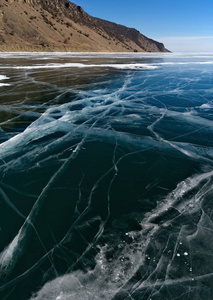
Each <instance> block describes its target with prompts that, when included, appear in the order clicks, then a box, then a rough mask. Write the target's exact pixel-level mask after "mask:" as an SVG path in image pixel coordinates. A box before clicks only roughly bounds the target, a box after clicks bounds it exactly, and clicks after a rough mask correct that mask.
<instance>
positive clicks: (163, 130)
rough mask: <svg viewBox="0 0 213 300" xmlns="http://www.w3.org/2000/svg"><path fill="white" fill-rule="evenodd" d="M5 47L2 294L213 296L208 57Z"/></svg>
mask: <svg viewBox="0 0 213 300" xmlns="http://www.w3.org/2000/svg"><path fill="white" fill-rule="evenodd" d="M3 58H4V60H3V59H2V61H1V59H0V69H1V68H2V70H3V69H4V67H5V59H7V66H6V67H7V68H8V77H10V78H11V80H13V82H14V88H13V87H12V86H10V87H8V88H5V90H3V93H2V100H1V103H0V111H1V114H0V126H1V131H0V134H1V145H0V176H1V180H0V201H1V202H0V205H1V210H0V214H1V215H0V220H1V221H0V226H1V231H0V233H1V238H0V246H1V248H0V251H1V254H0V265H1V269H0V278H1V286H0V295H1V298H2V299H7V300H8V299H9V300H17V299H22V300H25V299H26V300H27V299H28V300H29V299H36V300H41V299H42V300H44V299H45V300H53V299H54V300H55V299H57V300H59V299H62V300H68V299H69V300H71V299H79V300H81V299H82V300H86V299H88V300H92V299H106V300H118V299H126V300H130V299H135V300H139V299H144V300H150V299H152V300H161V299H162V300H165V299H169V300H176V299H180V300H191V299H193V300H194V299H196V300H212V294H213V289H212V287H213V276H212V268H213V263H212V262H213V259H212V258H213V257H212V255H213V254H212V253H213V240H212V233H213V219H212V217H213V215H212V196H213V190H212V183H213V169H212V166H213V149H212V138H213V127H212V119H213V115H212V94H213V89H212V84H211V83H212V82H211V78H212V67H211V62H212V60H213V59H212V58H213V56H212V55H210V54H208V55H205V54H199V55H196V54H194V55H191V56H190V55H189V54H178V55H176V54H168V55H165V54H162V55H159V54H147V55H144V54H134V55H133V54H131V55H130V54H98V55H97V56H96V54H89V53H87V54H77V53H76V54H71V53H70V54H67V55H65V54H59V53H55V54H46V53H45V54H37V53H34V54H29V55H28V54H23V53H14V54H13V53H7V54H3ZM47 59H48V64H47V61H46V60H47ZM85 59H87V61H86V62H85ZM201 62H202V63H201ZM86 65H87V66H89V68H87V67H85V66H86ZM63 66H66V67H65V68H63ZM73 66H74V67H73ZM79 66H80V67H79ZM97 66H98V67H97ZM136 66H137V67H136ZM153 66H156V67H157V68H156V69H155V68H152V67H153ZM192 66H193V68H192ZM14 67H15V68H14ZM123 67H124V68H123ZM135 67H136V68H135ZM5 79H6V78H5ZM8 224H9V226H8Z"/></svg>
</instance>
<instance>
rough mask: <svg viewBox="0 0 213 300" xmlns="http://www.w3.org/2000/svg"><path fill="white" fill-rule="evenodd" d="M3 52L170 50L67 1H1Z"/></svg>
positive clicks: (132, 30)
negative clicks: (95, 16) (93, 15)
mask: <svg viewBox="0 0 213 300" xmlns="http://www.w3.org/2000/svg"><path fill="white" fill-rule="evenodd" d="M0 51H106V52H108V51H109V52H110V51H111V52H133V51H135V52H167V50H166V49H165V47H164V45H163V44H162V43H159V42H156V41H154V40H151V39H149V38H147V37H146V36H144V35H142V34H141V33H140V32H139V31H137V30H136V29H133V28H128V27H125V26H122V25H118V24H116V23H113V22H109V21H105V20H102V19H99V18H94V17H92V16H90V15H89V14H87V13H86V12H85V11H84V10H83V9H82V7H80V6H77V5H76V4H74V3H72V2H69V1H67V0H0Z"/></svg>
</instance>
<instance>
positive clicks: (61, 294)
mask: <svg viewBox="0 0 213 300" xmlns="http://www.w3.org/2000/svg"><path fill="white" fill-rule="evenodd" d="M62 297H63V292H61V293H60V295H59V296H58V297H57V298H56V299H55V300H61V299H63V298H62Z"/></svg>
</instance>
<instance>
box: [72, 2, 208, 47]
mask: <svg viewBox="0 0 213 300" xmlns="http://www.w3.org/2000/svg"><path fill="white" fill-rule="evenodd" d="M71 1H72V2H74V3H75V4H77V5H80V6H82V7H83V9H84V10H85V11H86V12H87V13H89V14H90V15H92V16H95V17H99V18H102V19H105V20H109V21H113V22H116V23H119V24H122V25H126V26H128V27H133V28H136V29H138V30H139V31H140V32H141V33H143V34H144V35H146V36H148V37H149V38H152V39H156V40H158V41H160V42H163V43H164V44H165V46H166V47H167V48H168V49H170V50H172V51H206V52H213V17H212V15H213V0H176V1H172V0H107V1H100V0H71Z"/></svg>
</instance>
